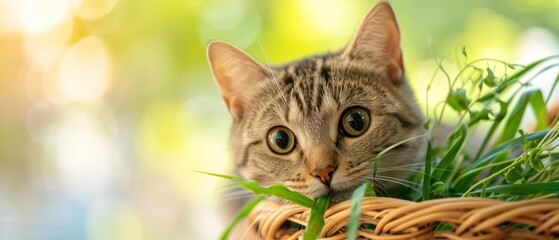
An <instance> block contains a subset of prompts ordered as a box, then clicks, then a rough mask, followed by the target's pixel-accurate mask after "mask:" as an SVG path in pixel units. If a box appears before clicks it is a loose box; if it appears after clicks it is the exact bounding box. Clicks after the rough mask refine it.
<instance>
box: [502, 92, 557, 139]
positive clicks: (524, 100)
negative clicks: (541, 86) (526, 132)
mask: <svg viewBox="0 0 559 240" xmlns="http://www.w3.org/2000/svg"><path fill="white" fill-rule="evenodd" d="M529 103H530V105H531V106H532V109H533V110H534V113H535V115H536V121H537V129H538V130H542V129H545V128H547V126H548V124H547V111H546V108H545V101H544V100H543V95H542V93H541V91H540V90H537V89H534V90H531V91H527V92H525V93H523V94H522V95H521V96H520V98H519V99H518V102H517V103H516V105H515V107H514V108H513V110H512V111H511V112H510V115H509V119H508V120H507V122H506V124H505V128H504V129H503V134H502V135H501V138H500V139H499V141H498V142H497V144H499V143H503V142H506V141H508V140H510V139H513V138H514V136H515V135H516V132H517V130H518V128H519V126H520V122H521V121H522V118H523V117H524V112H525V110H526V107H527V106H528V104H529Z"/></svg>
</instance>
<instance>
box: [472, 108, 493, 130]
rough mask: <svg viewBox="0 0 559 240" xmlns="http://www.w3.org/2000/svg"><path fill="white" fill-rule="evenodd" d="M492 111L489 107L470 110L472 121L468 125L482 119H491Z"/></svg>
mask: <svg viewBox="0 0 559 240" xmlns="http://www.w3.org/2000/svg"><path fill="white" fill-rule="evenodd" d="M490 113H491V111H490V110H489V109H487V108H483V109H481V111H470V122H469V123H468V127H470V126H472V125H474V124H476V123H478V122H479V121H481V120H489V114H490Z"/></svg>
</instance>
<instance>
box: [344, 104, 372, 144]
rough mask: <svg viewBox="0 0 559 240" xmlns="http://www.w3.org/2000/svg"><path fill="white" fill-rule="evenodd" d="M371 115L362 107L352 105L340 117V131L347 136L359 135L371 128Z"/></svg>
mask: <svg viewBox="0 0 559 240" xmlns="http://www.w3.org/2000/svg"><path fill="white" fill-rule="evenodd" d="M370 122H371V117H370V116H369V112H367V110H365V109H363V108H361V107H351V108H348V109H347V110H345V111H344V113H343V114H342V118H341V119H340V131H341V132H342V134H343V135H344V136H347V137H359V136H361V135H362V134H363V133H365V131H367V129H368V128H369V124H370Z"/></svg>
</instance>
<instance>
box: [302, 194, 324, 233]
mask: <svg viewBox="0 0 559 240" xmlns="http://www.w3.org/2000/svg"><path fill="white" fill-rule="evenodd" d="M329 203H330V197H319V198H317V199H315V200H314V202H313V204H312V207H311V215H310V216H309V224H308V226H307V229H306V231H305V234H303V240H314V239H317V238H318V237H319V236H320V232H322V228H323V227H324V213H325V212H326V209H328V204H329Z"/></svg>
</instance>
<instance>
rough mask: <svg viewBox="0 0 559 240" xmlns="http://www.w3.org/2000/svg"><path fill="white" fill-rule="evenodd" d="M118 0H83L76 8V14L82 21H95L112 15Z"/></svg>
mask: <svg viewBox="0 0 559 240" xmlns="http://www.w3.org/2000/svg"><path fill="white" fill-rule="evenodd" d="M117 3H118V0H81V1H80V3H79V4H77V7H75V10H74V11H75V14H76V15H77V16H78V17H80V18H81V19H85V20H93V19H97V18H101V17H103V16H105V15H107V14H108V13H110V12H111V11H112V10H113V9H114V8H115V6H116V4H117Z"/></svg>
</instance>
